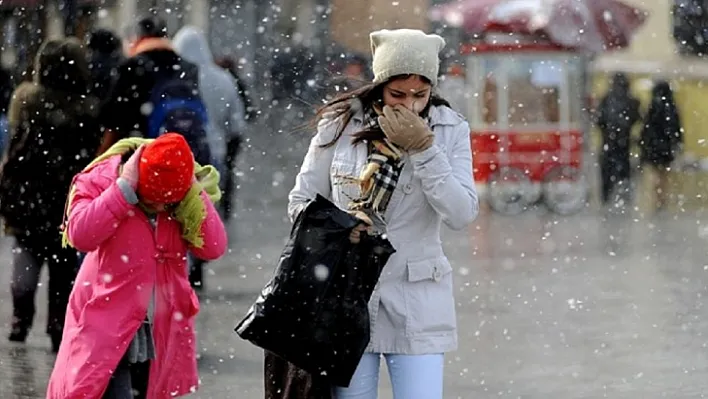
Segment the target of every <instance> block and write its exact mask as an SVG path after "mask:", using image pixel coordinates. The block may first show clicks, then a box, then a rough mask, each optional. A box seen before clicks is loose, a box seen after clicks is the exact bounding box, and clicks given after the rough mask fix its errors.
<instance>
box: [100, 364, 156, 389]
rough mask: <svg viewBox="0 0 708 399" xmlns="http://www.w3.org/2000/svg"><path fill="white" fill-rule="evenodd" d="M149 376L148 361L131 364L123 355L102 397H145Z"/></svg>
mask: <svg viewBox="0 0 708 399" xmlns="http://www.w3.org/2000/svg"><path fill="white" fill-rule="evenodd" d="M149 376H150V362H144V363H132V364H131V363H129V362H128V360H127V357H123V359H121V361H120V363H118V367H116V371H115V372H113V375H112V376H111V379H110V381H108V388H106V392H105V393H104V394H103V398H102V399H146V398H147V388H148V377H149Z"/></svg>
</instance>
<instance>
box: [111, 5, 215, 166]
mask: <svg viewBox="0 0 708 399" xmlns="http://www.w3.org/2000/svg"><path fill="white" fill-rule="evenodd" d="M123 39H124V41H123V44H124V51H125V53H126V54H127V56H128V58H127V59H126V60H125V61H124V62H123V63H122V64H121V65H120V67H119V68H118V79H117V80H116V83H115V85H114V87H113V90H112V91H111V95H110V99H109V100H108V102H107V104H106V105H105V106H104V107H103V108H102V112H101V123H102V124H103V127H104V129H105V133H104V138H103V143H102V145H101V148H100V150H99V153H102V152H103V151H105V150H106V149H108V148H109V147H110V146H111V145H113V144H114V143H115V142H116V141H118V140H119V139H122V138H126V137H146V138H156V137H158V136H159V135H160V134H162V133H164V132H176V133H180V134H182V135H183V136H185V138H186V139H187V142H188V143H189V145H190V147H191V148H192V151H193V152H194V156H195V158H196V159H197V162H199V163H200V164H203V165H207V164H211V163H212V161H213V160H212V157H211V149H210V147H209V143H208V137H207V126H208V115H207V110H206V105H205V104H204V102H203V101H202V98H201V96H200V95H199V68H198V67H197V66H196V65H194V64H193V63H191V62H189V61H186V60H184V59H182V57H180V56H179V55H178V54H177V53H176V52H175V50H174V48H173V46H172V42H171V41H170V40H169V38H168V32H167V25H166V24H165V21H164V20H162V18H159V17H158V16H156V15H148V16H146V17H144V18H140V19H138V20H137V21H136V22H135V23H133V24H132V25H130V26H129V28H128V29H127V31H126V33H125V36H124V38H123Z"/></svg>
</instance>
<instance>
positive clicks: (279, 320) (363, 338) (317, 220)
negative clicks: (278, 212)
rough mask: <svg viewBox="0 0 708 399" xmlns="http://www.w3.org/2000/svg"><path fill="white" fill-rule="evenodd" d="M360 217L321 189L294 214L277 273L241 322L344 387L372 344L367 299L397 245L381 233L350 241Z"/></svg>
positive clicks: (262, 342)
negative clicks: (304, 206) (297, 214)
mask: <svg viewBox="0 0 708 399" xmlns="http://www.w3.org/2000/svg"><path fill="white" fill-rule="evenodd" d="M358 223H359V221H358V219H356V218H355V217H353V216H351V215H349V214H348V213H346V212H344V211H342V210H341V209H339V208H337V207H336V206H335V205H334V204H332V203H331V202H329V201H328V200H327V199H325V198H324V197H321V196H317V198H316V199H315V200H314V201H312V202H310V203H309V204H308V206H307V207H306V208H305V210H303V211H302V212H301V214H300V215H299V217H298V219H297V220H296V222H295V224H294V226H293V229H292V231H291V233H290V240H289V241H288V243H287V244H286V246H285V249H284V250H283V253H282V255H281V257H280V262H279V264H278V267H277V269H276V271H275V275H274V277H273V278H272V279H271V281H270V282H269V283H268V284H267V285H266V286H265V288H264V289H263V291H262V292H261V295H260V296H259V298H258V299H257V300H256V302H255V303H254V304H253V306H252V307H251V308H250V310H249V311H248V314H247V315H246V317H245V318H244V319H243V321H241V323H239V325H238V326H237V327H236V331H237V332H238V334H239V336H240V337H241V338H243V339H245V340H248V341H250V342H252V343H253V344H255V345H256V346H259V347H261V348H263V349H265V350H267V351H270V352H272V353H273V354H275V355H277V356H279V357H281V358H283V359H284V360H287V361H288V362H290V363H292V364H293V365H295V366H297V367H299V368H301V369H303V370H305V371H306V372H309V373H311V374H312V375H313V376H321V377H326V378H327V379H329V380H330V381H331V382H332V384H334V385H337V386H345V387H346V386H349V382H350V381H351V378H352V376H353V375H354V371H355V370H356V367H357V365H358V363H359V360H360V359H361V356H362V355H363V354H364V350H365V349H366V346H367V345H368V343H369V339H370V335H369V327H370V326H369V311H368V307H367V305H368V302H369V299H370V298H371V294H372V293H373V290H374V287H375V286H376V283H377V281H378V279H379V276H380V275H381V271H382V269H383V267H384V265H385V264H386V262H387V261H388V259H389V257H390V256H391V255H392V254H393V253H394V252H395V250H394V248H393V246H392V245H391V243H390V242H389V241H388V240H387V239H386V238H385V236H381V235H366V234H364V235H363V237H362V240H361V242H360V243H358V244H352V243H350V242H349V234H350V232H351V230H352V229H353V228H354V227H355V226H356V225H357V224H358Z"/></svg>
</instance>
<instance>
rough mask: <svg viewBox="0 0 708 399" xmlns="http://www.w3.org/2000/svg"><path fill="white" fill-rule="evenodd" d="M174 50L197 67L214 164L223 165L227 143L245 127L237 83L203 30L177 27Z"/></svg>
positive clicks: (221, 168)
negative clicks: (214, 55) (211, 47)
mask: <svg viewBox="0 0 708 399" xmlns="http://www.w3.org/2000/svg"><path fill="white" fill-rule="evenodd" d="M173 44H174V48H175V51H176V52H177V54H179V55H180V56H181V57H182V58H183V59H185V60H187V61H189V62H192V63H194V64H195V65H197V66H198V67H199V93H200V95H201V97H202V99H203V100H204V103H205V104H206V108H207V112H208V113H209V125H208V129H207V135H208V138H209V146H210V149H211V154H212V157H213V164H214V165H215V166H217V168H218V169H219V172H221V173H222V174H225V173H226V174H227V173H229V171H227V170H226V169H225V161H226V155H227V154H226V147H227V143H228V142H229V141H231V140H232V139H233V138H234V137H238V136H240V135H241V134H242V132H243V131H244V130H245V129H246V122H245V107H244V104H243V101H241V96H239V94H238V84H237V83H236V81H235V80H234V78H233V77H232V76H231V75H230V74H229V73H228V72H226V71H225V70H224V69H223V68H221V67H219V66H218V65H216V62H215V61H214V57H213V56H212V53H211V50H210V49H209V43H208V42H207V39H206V35H204V32H202V31H200V30H198V29H197V28H194V27H192V26H185V27H183V28H182V29H180V30H179V31H178V32H177V34H176V35H175V37H174V39H173Z"/></svg>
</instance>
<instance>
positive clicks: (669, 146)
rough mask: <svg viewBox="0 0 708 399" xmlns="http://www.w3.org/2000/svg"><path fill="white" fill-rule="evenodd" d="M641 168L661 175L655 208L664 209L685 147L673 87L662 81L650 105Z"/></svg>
mask: <svg viewBox="0 0 708 399" xmlns="http://www.w3.org/2000/svg"><path fill="white" fill-rule="evenodd" d="M639 145H640V148H641V161H642V165H649V166H650V167H651V168H652V169H654V170H655V172H656V173H657V175H658V179H657V180H656V185H655V187H654V188H655V190H656V194H657V197H656V205H657V208H658V209H662V208H664V207H665V206H666V205H667V201H668V195H669V170H670V167H671V165H672V164H673V162H674V160H675V159H676V157H677V156H678V155H679V154H680V152H681V147H682V145H683V128H682V127H681V118H680V116H679V112H678V108H677V107H676V102H675V101H674V95H673V92H672V91H671V86H670V85H669V83H668V82H666V81H659V82H657V83H656V84H655V85H654V88H653V89H652V96H651V104H650V105H649V111H648V112H647V115H646V118H645V119H644V129H643V130H642V133H641V137H640V142H639Z"/></svg>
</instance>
